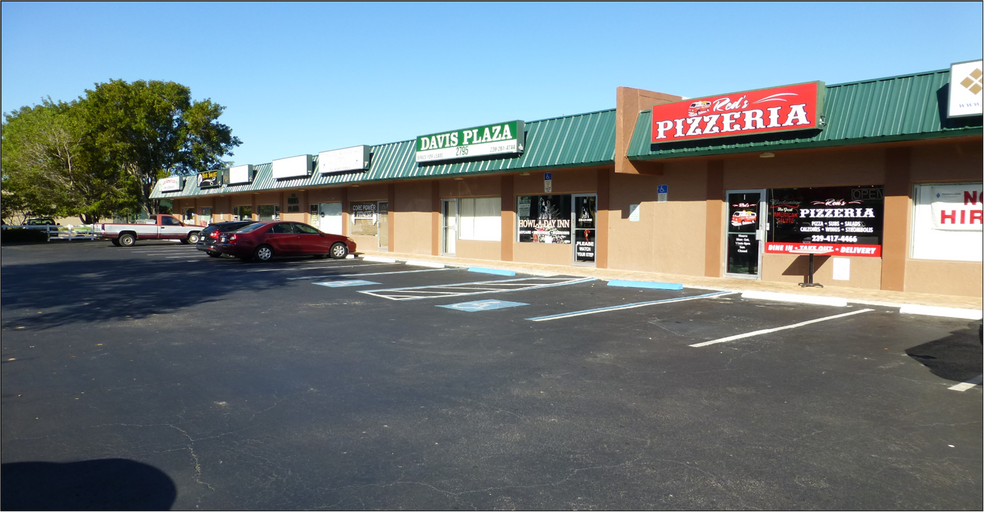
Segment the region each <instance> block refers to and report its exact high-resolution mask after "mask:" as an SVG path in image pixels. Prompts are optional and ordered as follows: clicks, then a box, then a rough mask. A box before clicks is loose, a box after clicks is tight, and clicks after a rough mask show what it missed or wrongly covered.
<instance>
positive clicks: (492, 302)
mask: <svg viewBox="0 0 984 512" xmlns="http://www.w3.org/2000/svg"><path fill="white" fill-rule="evenodd" d="M516 306H529V304H526V303H523V302H510V301H508V300H496V299H487V300H474V301H471V302H459V303H457V304H448V305H444V306H440V305H439V306H437V307H439V308H448V309H456V310H458V311H467V312H469V313H474V312H476V311H491V310H493V309H502V308H514V307H516Z"/></svg>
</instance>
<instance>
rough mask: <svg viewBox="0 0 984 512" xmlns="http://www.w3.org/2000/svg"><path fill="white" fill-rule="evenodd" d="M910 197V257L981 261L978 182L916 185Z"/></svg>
mask: <svg viewBox="0 0 984 512" xmlns="http://www.w3.org/2000/svg"><path fill="white" fill-rule="evenodd" d="M913 199H914V200H915V201H914V207H913V212H912V257H913V258H914V259H929V260H951V261H981V252H982V251H981V242H982V237H981V226H982V223H984V218H982V215H984V214H982V206H984V197H982V186H981V182H977V183H934V184H925V185H916V187H915V195H914V197H913Z"/></svg>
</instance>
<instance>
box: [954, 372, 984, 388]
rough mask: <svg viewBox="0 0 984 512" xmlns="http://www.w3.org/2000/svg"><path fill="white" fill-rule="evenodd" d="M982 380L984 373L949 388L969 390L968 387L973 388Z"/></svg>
mask: <svg viewBox="0 0 984 512" xmlns="http://www.w3.org/2000/svg"><path fill="white" fill-rule="evenodd" d="M982 382H984V375H978V376H976V377H974V378H973V379H970V380H968V381H967V382H961V383H960V384H957V385H956V386H950V387H949V388H948V389H952V390H953V391H967V390H968V389H973V388H974V386H977V385H978V384H981V383H982Z"/></svg>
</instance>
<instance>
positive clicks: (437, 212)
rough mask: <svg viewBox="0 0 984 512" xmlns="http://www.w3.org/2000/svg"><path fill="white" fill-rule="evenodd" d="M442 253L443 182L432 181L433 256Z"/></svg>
mask: <svg viewBox="0 0 984 512" xmlns="http://www.w3.org/2000/svg"><path fill="white" fill-rule="evenodd" d="M440 254H441V184H440V183H439V182H438V181H437V180H434V181H432V182H431V256H439V255H440Z"/></svg>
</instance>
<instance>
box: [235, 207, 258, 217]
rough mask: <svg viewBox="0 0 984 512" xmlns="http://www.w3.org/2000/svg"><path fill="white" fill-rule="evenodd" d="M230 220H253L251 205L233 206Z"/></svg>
mask: <svg viewBox="0 0 984 512" xmlns="http://www.w3.org/2000/svg"><path fill="white" fill-rule="evenodd" d="M232 220H253V207H252V206H233V207H232Z"/></svg>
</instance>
